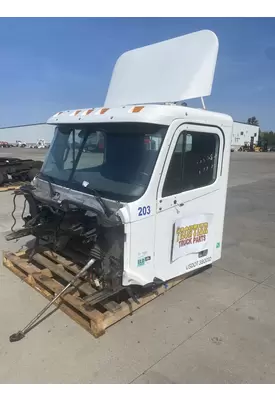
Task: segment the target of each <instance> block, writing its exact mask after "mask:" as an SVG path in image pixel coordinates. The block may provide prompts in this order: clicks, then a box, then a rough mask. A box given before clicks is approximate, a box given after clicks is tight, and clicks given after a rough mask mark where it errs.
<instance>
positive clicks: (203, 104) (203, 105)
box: [201, 97, 206, 110]
mask: <svg viewBox="0 0 275 400" xmlns="http://www.w3.org/2000/svg"><path fill="white" fill-rule="evenodd" d="M201 103H202V108H203V109H204V110H206V107H205V103H204V98H203V97H201Z"/></svg>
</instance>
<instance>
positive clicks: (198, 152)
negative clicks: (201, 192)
mask: <svg viewBox="0 0 275 400" xmlns="http://www.w3.org/2000/svg"><path fill="white" fill-rule="evenodd" d="M219 147H220V139H219V136H218V135H216V134H214V133H202V132H184V133H181V134H180V135H179V137H178V140H177V143H176V146H175V149H174V152H173V155H172V157H171V161H170V164H169V167H168V171H167V175H166V178H165V182H164V186H163V190H162V196H163V197H167V196H171V195H174V194H177V193H181V192H185V191H188V190H192V189H197V188H200V187H204V186H208V185H211V184H212V183H213V182H214V181H215V180H216V177H217V168H218V156H219Z"/></svg>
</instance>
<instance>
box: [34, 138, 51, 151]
mask: <svg viewBox="0 0 275 400" xmlns="http://www.w3.org/2000/svg"><path fill="white" fill-rule="evenodd" d="M49 147H50V145H49V144H47V143H46V142H45V140H44V139H38V140H37V142H36V144H34V145H31V146H30V148H31V149H48V148H49Z"/></svg>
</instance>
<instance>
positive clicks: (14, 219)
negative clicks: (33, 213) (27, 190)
mask: <svg viewBox="0 0 275 400" xmlns="http://www.w3.org/2000/svg"><path fill="white" fill-rule="evenodd" d="M16 197H17V194H16V193H15V195H14V196H13V211H12V213H11V216H12V218H13V221H14V223H13V225H12V227H11V231H12V232H14V229H13V228H14V227H15V225H16V218H15V216H14V213H15V211H16V203H15V199H16Z"/></svg>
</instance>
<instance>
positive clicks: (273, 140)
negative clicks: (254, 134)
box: [247, 116, 275, 146]
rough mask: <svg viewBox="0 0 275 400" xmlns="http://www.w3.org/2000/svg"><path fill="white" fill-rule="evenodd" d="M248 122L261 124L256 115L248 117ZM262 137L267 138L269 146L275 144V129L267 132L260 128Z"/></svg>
mask: <svg viewBox="0 0 275 400" xmlns="http://www.w3.org/2000/svg"><path fill="white" fill-rule="evenodd" d="M247 123H248V124H249V125H256V126H259V121H258V120H257V118H256V117H255V116H254V117H250V118H248V120H247ZM260 137H261V138H262V139H264V140H267V143H268V145H269V146H275V131H274V132H273V131H269V132H266V131H261V130H260Z"/></svg>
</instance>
